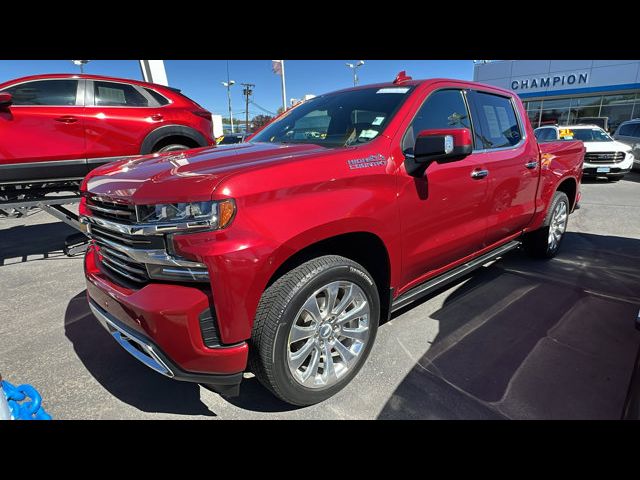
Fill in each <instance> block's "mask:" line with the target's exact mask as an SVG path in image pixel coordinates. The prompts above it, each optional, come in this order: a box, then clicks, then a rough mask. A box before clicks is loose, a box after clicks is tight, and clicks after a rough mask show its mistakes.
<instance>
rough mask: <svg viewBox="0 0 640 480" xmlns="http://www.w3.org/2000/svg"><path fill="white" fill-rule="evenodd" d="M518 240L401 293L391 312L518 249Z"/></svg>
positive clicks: (392, 305)
mask: <svg viewBox="0 0 640 480" xmlns="http://www.w3.org/2000/svg"><path fill="white" fill-rule="evenodd" d="M520 243H521V242H520V241H519V240H513V241H511V242H509V243H506V244H504V245H502V246H500V247H498V248H495V249H494V250H491V251H490V252H487V253H485V254H484V255H481V256H479V257H478V258H474V259H473V260H471V261H469V262H467V263H463V264H462V265H460V266H458V267H456V268H453V269H451V270H448V271H446V272H444V273H442V274H440V275H438V276H437V277H435V278H432V279H431V280H428V281H426V282H425V283H422V284H420V285H418V286H417V287H414V288H412V289H411V290H409V291H408V292H406V293H403V294H402V295H400V296H399V297H398V298H396V299H395V300H394V301H393V303H392V304H391V312H392V313H393V312H395V311H397V310H400V309H401V308H402V307H406V306H407V305H409V304H410V303H413V302H415V301H416V300H418V299H420V298H422V297H424V296H425V295H428V294H429V293H431V292H433V291H434V290H436V289H438V288H440V287H442V286H443V285H446V284H447V283H450V282H453V281H455V280H457V279H459V278H460V277H463V276H465V275H466V274H467V273H469V272H472V271H473V270H475V269H476V268H480V267H481V266H483V265H485V264H487V263H489V262H491V261H494V260H497V259H498V258H499V257H501V256H502V255H504V254H505V253H507V252H509V251H511V250H513V249H515V248H518V247H519V246H520Z"/></svg>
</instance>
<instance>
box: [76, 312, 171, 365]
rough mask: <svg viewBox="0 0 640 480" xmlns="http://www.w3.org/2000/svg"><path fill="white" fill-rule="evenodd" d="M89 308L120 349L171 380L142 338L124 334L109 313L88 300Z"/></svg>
mask: <svg viewBox="0 0 640 480" xmlns="http://www.w3.org/2000/svg"><path fill="white" fill-rule="evenodd" d="M89 308H91V311H92V312H93V314H94V315H95V317H96V318H97V319H98V321H99V322H100V323H101V324H102V326H103V327H104V328H105V329H106V330H107V331H108V332H109V333H110V334H111V336H112V337H113V338H114V339H115V341H116V342H118V343H119V344H120V346H121V347H122V348H124V349H125V350H126V351H127V352H129V353H130V354H131V355H133V356H134V357H135V358H136V359H137V360H139V361H140V362H142V363H144V364H145V365H146V366H147V367H149V368H150V369H152V370H155V371H156V372H158V373H161V374H162V375H164V376H166V377H170V378H173V376H174V373H173V372H172V371H171V369H170V368H169V367H168V366H167V364H166V363H164V362H163V361H162V359H161V358H160V357H159V356H158V354H157V353H156V352H155V350H154V348H153V346H152V345H149V344H148V343H146V342H145V341H144V340H143V339H142V338H138V337H137V336H135V335H132V334H130V333H128V332H125V331H124V330H123V329H122V328H120V327H119V326H118V325H117V324H116V322H115V321H114V320H113V319H112V318H111V315H109V313H107V312H105V311H104V310H102V309H101V308H100V307H98V306H97V305H95V304H94V303H93V302H92V301H91V300H89ZM132 343H135V344H136V345H138V347H140V349H141V350H142V351H141V350H140V349H138V348H136V347H134V346H133V345H132Z"/></svg>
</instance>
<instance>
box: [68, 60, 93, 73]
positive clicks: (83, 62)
mask: <svg viewBox="0 0 640 480" xmlns="http://www.w3.org/2000/svg"><path fill="white" fill-rule="evenodd" d="M71 61H72V62H73V64H74V65H77V66H79V67H80V73H84V66H85V65H86V64H87V63H89V60H71Z"/></svg>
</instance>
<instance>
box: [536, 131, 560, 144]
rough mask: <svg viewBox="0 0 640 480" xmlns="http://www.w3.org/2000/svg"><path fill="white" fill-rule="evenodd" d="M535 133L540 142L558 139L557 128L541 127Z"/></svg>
mask: <svg viewBox="0 0 640 480" xmlns="http://www.w3.org/2000/svg"><path fill="white" fill-rule="evenodd" d="M533 133H534V135H535V136H536V140H538V141H539V142H550V141H553V140H556V129H555V128H541V129H539V130H536V131H535V132H533Z"/></svg>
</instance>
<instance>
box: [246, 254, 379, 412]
mask: <svg viewBox="0 0 640 480" xmlns="http://www.w3.org/2000/svg"><path fill="white" fill-rule="evenodd" d="M340 280H345V281H349V282H352V283H354V284H356V285H357V286H359V287H360V288H361V289H362V291H363V292H364V294H365V296H366V299H367V301H368V302H369V306H370V315H369V339H368V341H367V342H368V343H366V344H365V345H364V348H363V350H362V351H361V352H360V354H359V358H358V360H357V363H356V364H355V365H353V366H352V367H350V368H349V371H347V372H346V373H345V374H344V375H343V376H342V377H341V378H338V379H337V382H336V383H334V384H333V385H329V386H327V387H322V388H308V387H305V386H303V385H302V384H301V383H298V382H297V381H296V380H295V379H294V377H293V374H292V373H291V371H290V370H289V367H288V363H287V354H288V348H289V347H288V343H287V342H288V338H289V332H290V329H291V325H292V323H293V322H294V321H295V320H296V318H295V317H296V314H297V313H298V311H299V310H300V309H301V308H302V305H303V304H304V302H305V301H306V300H307V299H308V298H309V297H310V296H312V295H313V293H314V292H315V291H316V290H318V289H319V288H321V287H323V286H324V285H326V284H328V283H330V282H334V281H340ZM379 320H380V299H379V296H378V290H377V287H376V284H375V282H374V280H373V277H372V276H371V275H370V274H369V272H367V271H366V270H365V269H364V268H363V267H362V266H361V265H359V264H357V263H356V262H354V261H352V260H349V259H348V258H344V257H340V256H337V255H326V256H322V257H318V258H315V259H312V260H309V261H307V262H305V263H303V264H302V265H300V266H298V267H296V268H294V269H293V270H291V271H289V272H288V273H286V274H284V275H283V276H281V277H280V278H279V279H278V280H276V282H274V283H273V284H272V285H271V286H270V287H269V288H268V289H267V290H266V291H265V292H264V293H263V294H262V298H261V299H260V303H259V305H258V309H257V313H256V318H255V323H254V325H253V332H252V336H251V347H252V349H251V352H250V359H249V369H250V370H251V371H252V372H253V373H254V375H255V376H256V377H257V378H258V380H259V381H260V382H261V383H262V384H263V385H264V386H265V387H266V388H268V389H269V390H270V391H271V392H273V393H274V394H275V395H276V396H277V397H279V398H280V399H282V400H283V401H285V402H287V403H290V404H293V405H298V406H306V405H313V404H315V403H318V402H321V401H323V400H325V399H327V398H329V397H331V396H332V395H334V394H335V393H337V392H338V391H340V390H341V389H342V388H344V387H345V386H346V385H347V384H348V383H349V382H350V381H351V380H352V379H353V377H355V376H356V374H357V373H358V371H359V370H360V368H361V367H362V365H363V364H364V363H365V361H366V359H367V357H368V355H369V352H370V351H371V347H372V345H373V343H374V341H375V337H376V333H377V329H378V322H379Z"/></svg>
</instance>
